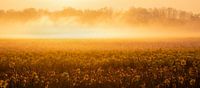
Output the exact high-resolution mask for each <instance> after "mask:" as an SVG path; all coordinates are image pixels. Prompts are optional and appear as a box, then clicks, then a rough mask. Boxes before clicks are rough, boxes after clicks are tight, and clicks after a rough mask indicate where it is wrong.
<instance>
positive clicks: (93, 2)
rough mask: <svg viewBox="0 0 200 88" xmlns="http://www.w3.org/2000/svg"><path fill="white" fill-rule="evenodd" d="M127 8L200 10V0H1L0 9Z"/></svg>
mask: <svg viewBox="0 0 200 88" xmlns="http://www.w3.org/2000/svg"><path fill="white" fill-rule="evenodd" d="M68 6H71V7H74V8H82V9H85V8H89V9H93V8H102V7H106V6H107V7H112V8H115V9H126V8H129V7H132V6H135V7H144V8H154V7H172V8H176V9H180V10H185V11H192V12H200V0H0V9H24V8H30V7H33V8H46V9H51V10H57V9H62V8H63V7H68Z"/></svg>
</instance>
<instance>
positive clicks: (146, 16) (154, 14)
mask: <svg viewBox="0 0 200 88" xmlns="http://www.w3.org/2000/svg"><path fill="white" fill-rule="evenodd" d="M43 17H47V18H48V19H49V20H50V21H52V22H69V21H71V20H73V21H75V22H78V23H80V24H86V25H96V24H99V23H103V24H120V25H121V24H124V25H130V26H135V25H169V26H170V25H171V26H181V25H192V26H198V27H199V28H200V14H199V13H192V12H186V11H181V10H176V9H173V8H148V9H147V8H136V7H132V8H129V9H128V10H117V11H116V10H113V9H112V8H107V7H105V8H101V9H96V10H94V9H84V10H80V9H75V8H72V7H67V8H64V9H62V10H57V11H50V10H44V9H35V8H27V9H24V10H0V23H26V22H30V21H35V20H38V19H41V18H43Z"/></svg>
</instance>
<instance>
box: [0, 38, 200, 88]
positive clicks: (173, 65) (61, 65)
mask: <svg viewBox="0 0 200 88" xmlns="http://www.w3.org/2000/svg"><path fill="white" fill-rule="evenodd" d="M0 87H11V88H200V39H165V40H162V39H159V40H154V39H150V40H139V39H138V40H136V39H126V40H123V39H119V40H117V39H113V40H112V39H108V40H104V39H99V40H94V39H91V40H89V39H85V40H80V39H74V40H72V39H71V40H70V39H68V40H67V39H66V40H64V39H57V40H56V39H54V40H53V39H46V40H45V39H40V40H39V39H34V40H30V39H21V40H19V39H4V40H3V39H2V40H0Z"/></svg>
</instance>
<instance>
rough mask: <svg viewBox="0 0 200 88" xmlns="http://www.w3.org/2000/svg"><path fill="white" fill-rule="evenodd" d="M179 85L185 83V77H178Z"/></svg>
mask: <svg viewBox="0 0 200 88" xmlns="http://www.w3.org/2000/svg"><path fill="white" fill-rule="evenodd" d="M178 80H179V83H181V84H183V82H184V77H183V76H179V77H178Z"/></svg>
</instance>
